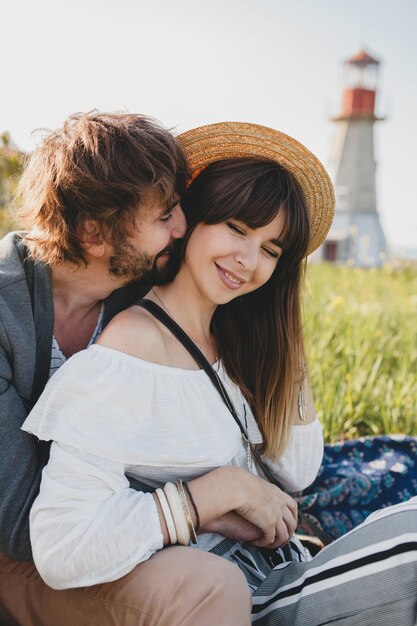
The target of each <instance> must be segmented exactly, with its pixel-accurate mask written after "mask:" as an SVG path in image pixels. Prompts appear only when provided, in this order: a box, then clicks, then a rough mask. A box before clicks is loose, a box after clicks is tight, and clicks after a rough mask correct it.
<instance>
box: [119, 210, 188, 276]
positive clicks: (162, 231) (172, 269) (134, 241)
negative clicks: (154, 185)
mask: <svg viewBox="0 0 417 626" xmlns="http://www.w3.org/2000/svg"><path fill="white" fill-rule="evenodd" d="M186 228H187V223H186V220H185V216H184V213H183V211H182V209H181V207H180V205H179V203H178V200H175V201H174V202H172V203H171V204H170V205H168V206H166V205H164V204H163V203H162V202H161V200H160V199H152V200H149V201H148V202H147V203H145V204H142V205H141V206H140V207H139V208H138V210H137V212H136V218H135V223H134V229H133V231H132V233H131V234H130V236H128V238H127V240H126V242H125V243H121V244H118V245H115V246H114V248H113V254H112V256H111V257H110V260H109V270H110V273H111V274H112V275H113V276H117V277H120V278H124V279H126V280H125V282H131V281H135V280H142V281H143V282H146V283H148V284H152V285H158V284H159V285H160V284H163V283H167V282H169V281H170V280H172V279H173V278H174V276H175V274H176V273H177V271H178V267H179V263H180V256H181V242H180V241H179V239H181V238H182V237H184V235H185V231H186Z"/></svg>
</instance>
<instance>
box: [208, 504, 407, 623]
mask: <svg viewBox="0 0 417 626" xmlns="http://www.w3.org/2000/svg"><path fill="white" fill-rule="evenodd" d="M224 543H225V542H222V544H220V546H222V545H223V544H224ZM229 543H230V544H231V543H232V542H229ZM220 546H218V547H217V548H219V547H220ZM223 547H224V548H225V547H226V546H223ZM227 548H228V549H226V550H224V551H223V554H222V556H224V557H225V558H227V559H228V560H230V561H233V562H235V563H237V564H238V566H239V567H240V569H241V570H242V572H243V573H244V574H245V576H246V578H247V580H248V584H249V586H250V588H251V589H254V588H256V590H255V591H254V595H253V608H252V623H254V624H256V625H257V626H278V625H280V626H281V625H291V626H319V625H324V624H326V625H327V624H337V626H394V625H395V626H416V624H417V498H412V499H411V500H409V501H408V502H403V503H401V504H397V505H395V506H392V507H388V508H386V509H383V510H381V511H378V512H376V513H374V514H372V515H371V516H369V518H368V519H367V520H366V521H365V522H364V523H363V524H361V525H360V526H358V527H357V528H355V529H354V530H352V531H351V532H350V533H348V534H347V535H344V536H343V537H341V538H340V539H338V540H337V541H335V542H334V543H333V544H331V545H330V546H328V547H327V548H325V549H323V550H322V551H321V552H319V554H318V555H317V556H315V557H314V558H313V559H310V560H305V559H303V558H302V557H301V558H300V555H297V554H296V555H295V556H294V552H293V550H294V548H293V546H291V552H292V554H293V557H292V558H289V559H288V561H287V562H283V563H280V564H277V565H275V566H274V567H271V568H269V570H268V567H266V565H265V559H264V558H263V557H262V555H261V554H260V553H259V552H260V551H259V550H257V549H256V548H253V546H251V547H248V549H245V550H242V552H241V554H236V553H234V551H233V547H231V546H230V545H229V546H227ZM257 581H259V582H258V584H256V583H257Z"/></svg>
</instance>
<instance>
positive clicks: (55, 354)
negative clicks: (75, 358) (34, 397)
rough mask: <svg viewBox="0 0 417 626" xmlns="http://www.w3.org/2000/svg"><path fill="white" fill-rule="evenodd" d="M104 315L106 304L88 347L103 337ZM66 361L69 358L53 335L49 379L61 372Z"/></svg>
mask: <svg viewBox="0 0 417 626" xmlns="http://www.w3.org/2000/svg"><path fill="white" fill-rule="evenodd" d="M103 315H104V302H103V304H102V305H101V309H100V313H99V316H98V320H97V324H96V327H95V329H94V332H93V334H92V335H91V338H90V341H89V342H88V346H87V347H89V346H91V345H92V344H93V343H94V342H95V341H96V339H98V337H99V335H101V331H102V330H103ZM66 360H67V357H66V356H65V355H64V353H63V352H62V350H61V348H60V347H59V344H58V341H57V339H56V337H55V335H53V337H52V350H51V364H50V366H49V376H48V378H51V376H53V375H54V374H55V372H56V371H57V370H59V368H60V367H61V365H63V364H64V363H65V361H66Z"/></svg>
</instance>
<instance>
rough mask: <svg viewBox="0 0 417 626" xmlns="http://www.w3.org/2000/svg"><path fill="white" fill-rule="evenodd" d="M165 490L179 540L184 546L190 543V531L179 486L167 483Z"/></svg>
mask: <svg viewBox="0 0 417 626" xmlns="http://www.w3.org/2000/svg"><path fill="white" fill-rule="evenodd" d="M164 492H165V495H166V497H167V500H168V504H169V508H170V509H171V513H172V517H173V518H174V524H175V530H176V531H177V541H178V543H179V544H180V545H182V546H188V544H189V543H190V531H189V530H188V526H187V521H186V519H185V515H184V511H183V508H182V504H181V500H180V496H179V493H178V491H177V488H176V486H175V485H173V484H172V483H166V485H165V487H164Z"/></svg>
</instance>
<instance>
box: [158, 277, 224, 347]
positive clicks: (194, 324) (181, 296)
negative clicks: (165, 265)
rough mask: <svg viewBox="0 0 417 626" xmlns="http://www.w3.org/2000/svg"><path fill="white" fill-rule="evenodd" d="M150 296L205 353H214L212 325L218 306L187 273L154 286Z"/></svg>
mask: <svg viewBox="0 0 417 626" xmlns="http://www.w3.org/2000/svg"><path fill="white" fill-rule="evenodd" d="M152 296H153V297H152ZM148 297H149V298H151V299H152V300H154V302H156V304H159V306H162V307H163V308H164V309H165V311H166V312H167V313H168V314H169V315H170V317H172V318H173V319H174V320H175V321H176V322H177V324H179V326H181V328H182V329H183V330H184V331H185V332H186V333H187V334H188V335H189V337H190V338H191V339H192V340H193V341H194V342H195V343H197V345H198V346H199V347H200V349H202V350H203V352H206V351H207V349H209V350H210V352H213V350H214V341H213V337H212V336H211V333H210V324H211V320H212V317H213V314H214V311H215V310H216V308H217V307H216V305H215V304H213V303H212V302H208V301H207V300H205V299H204V298H203V297H202V295H201V293H200V292H199V291H198V289H197V287H196V286H195V284H194V283H193V281H192V280H191V279H190V277H189V275H188V274H187V273H185V272H184V273H183V272H180V273H179V274H178V275H177V276H176V277H175V279H174V281H173V282H172V283H169V284H168V285H164V286H158V287H154V288H153V289H152V290H151V291H150V293H149V294H148Z"/></svg>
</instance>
